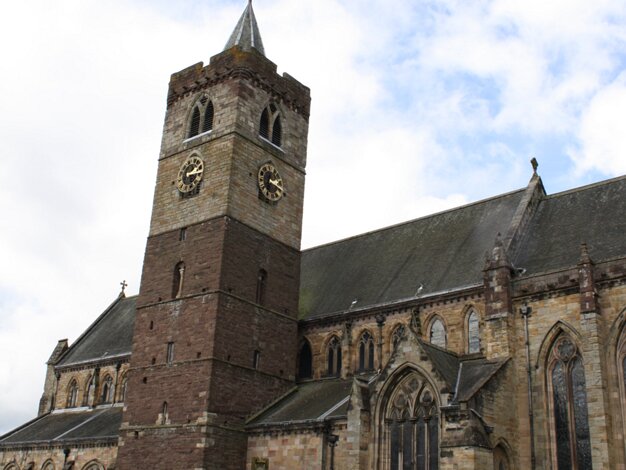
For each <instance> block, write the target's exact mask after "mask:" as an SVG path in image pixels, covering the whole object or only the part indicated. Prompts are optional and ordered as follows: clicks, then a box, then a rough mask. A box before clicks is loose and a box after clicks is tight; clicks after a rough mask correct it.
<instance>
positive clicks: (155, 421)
mask: <svg viewBox="0 0 626 470" xmlns="http://www.w3.org/2000/svg"><path fill="white" fill-rule="evenodd" d="M309 105H310V94H309V89H308V88H307V87H305V86H303V85H302V84H300V83H299V82H298V81H296V80H295V79H293V78H292V77H290V76H289V75H287V74H284V75H283V76H280V75H278V74H277V73H276V65H275V64H273V63H272V62H271V61H269V60H268V59H267V58H266V57H265V55H264V50H263V44H262V41H261V37H260V34H259V30H258V26H257V23H256V19H255V17H254V12H253V10H252V5H251V4H250V3H249V4H248V6H247V8H246V9H245V11H244V13H243V15H242V17H241V19H240V20H239V23H238V24H237V26H236V28H235V30H234V31H233V34H232V36H231V37H230V39H229V41H228V43H227V44H226V48H225V50H224V51H223V52H222V53H220V54H218V55H216V56H214V57H212V58H211V60H210V62H209V64H208V65H207V66H204V65H203V64H202V63H199V64H196V65H193V66H191V67H189V68H187V69H184V70H182V71H180V72H178V73H175V74H173V75H172V77H171V80H170V84H169V92H168V96H167V112H166V116H165V124H164V129H163V139H162V145H161V153H160V156H159V163H158V174H157V181H156V188H155V192H154V203H153V210H152V220H151V225H150V233H149V236H148V241H147V245H146V252H145V259H144V265H143V274H142V280H141V287H140V293H139V297H138V300H137V316H136V322H135V330H134V337H133V352H132V359H131V368H130V372H129V374H130V376H129V386H128V394H127V400H126V408H125V411H124V417H123V422H122V427H121V430H120V441H119V455H118V468H120V469H123V470H131V469H136V468H155V469H168V470H169V469H200V468H202V469H241V468H244V466H245V454H246V435H245V433H244V431H243V426H244V422H245V418H246V417H247V416H249V415H250V414H251V413H253V412H255V411H257V410H259V409H260V408H262V407H263V406H264V405H266V404H268V403H269V402H271V401H272V400H274V399H276V398H277V397H278V396H280V395H281V394H282V393H284V392H285V391H286V390H288V389H289V388H290V387H292V386H293V384H294V380H295V363H296V360H295V358H296V342H297V339H296V336H297V308H298V288H299V273H300V237H301V227H302V205H303V195H304V176H305V172H304V169H305V164H306V148H307V132H308V117H309Z"/></svg>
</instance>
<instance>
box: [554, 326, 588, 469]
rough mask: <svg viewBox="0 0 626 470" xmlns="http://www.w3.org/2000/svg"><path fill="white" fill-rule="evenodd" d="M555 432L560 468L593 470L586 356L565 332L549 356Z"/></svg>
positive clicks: (557, 458) (556, 452)
mask: <svg viewBox="0 0 626 470" xmlns="http://www.w3.org/2000/svg"><path fill="white" fill-rule="evenodd" d="M547 370H548V380H549V390H550V391H551V394H552V397H551V400H550V401H551V405H552V415H553V433H554V440H553V442H554V446H555V457H556V464H557V465H556V468H557V469H558V470H565V469H568V470H570V469H571V470H590V469H591V442H590V436H589V420H588V413H587V391H586V382H585V370H584V367H583V360H582V356H581V355H580V352H579V351H578V348H577V347H576V345H575V344H574V342H573V341H572V340H571V339H570V338H569V337H568V336H567V335H562V336H561V337H560V338H558V339H557V341H556V342H555V343H554V345H553V347H552V350H551V352H550V355H549V359H548V369H547Z"/></svg>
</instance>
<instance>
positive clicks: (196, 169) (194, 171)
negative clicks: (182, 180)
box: [187, 168, 202, 176]
mask: <svg viewBox="0 0 626 470" xmlns="http://www.w3.org/2000/svg"><path fill="white" fill-rule="evenodd" d="M198 173H202V170H201V169H200V168H194V169H193V171H190V172H189V173H187V176H191V175H197V174H198Z"/></svg>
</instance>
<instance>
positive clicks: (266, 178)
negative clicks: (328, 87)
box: [258, 163, 285, 202]
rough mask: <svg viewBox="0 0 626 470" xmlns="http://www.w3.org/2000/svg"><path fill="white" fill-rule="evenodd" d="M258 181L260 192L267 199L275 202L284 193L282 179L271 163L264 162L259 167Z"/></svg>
mask: <svg viewBox="0 0 626 470" xmlns="http://www.w3.org/2000/svg"><path fill="white" fill-rule="evenodd" d="M258 183H259V190H260V191H261V194H262V195H263V196H264V197H265V198H266V199H267V200H268V201H272V202H276V201H278V200H279V199H280V198H282V197H283V194H284V193H285V189H284V188H283V180H282V178H281V177H280V175H279V174H278V171H277V170H276V168H275V167H274V165H272V164H271V163H266V164H265V165H263V166H262V167H261V168H259V175H258Z"/></svg>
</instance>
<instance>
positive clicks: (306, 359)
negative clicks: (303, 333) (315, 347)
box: [298, 339, 313, 379]
mask: <svg viewBox="0 0 626 470" xmlns="http://www.w3.org/2000/svg"><path fill="white" fill-rule="evenodd" d="M298 377H299V378H300V379H310V378H311V377H313V352H312V351H311V345H310V344H309V342H308V341H307V340H306V339H305V340H304V342H303V343H302V347H301V348H300V355H299V356H298Z"/></svg>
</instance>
